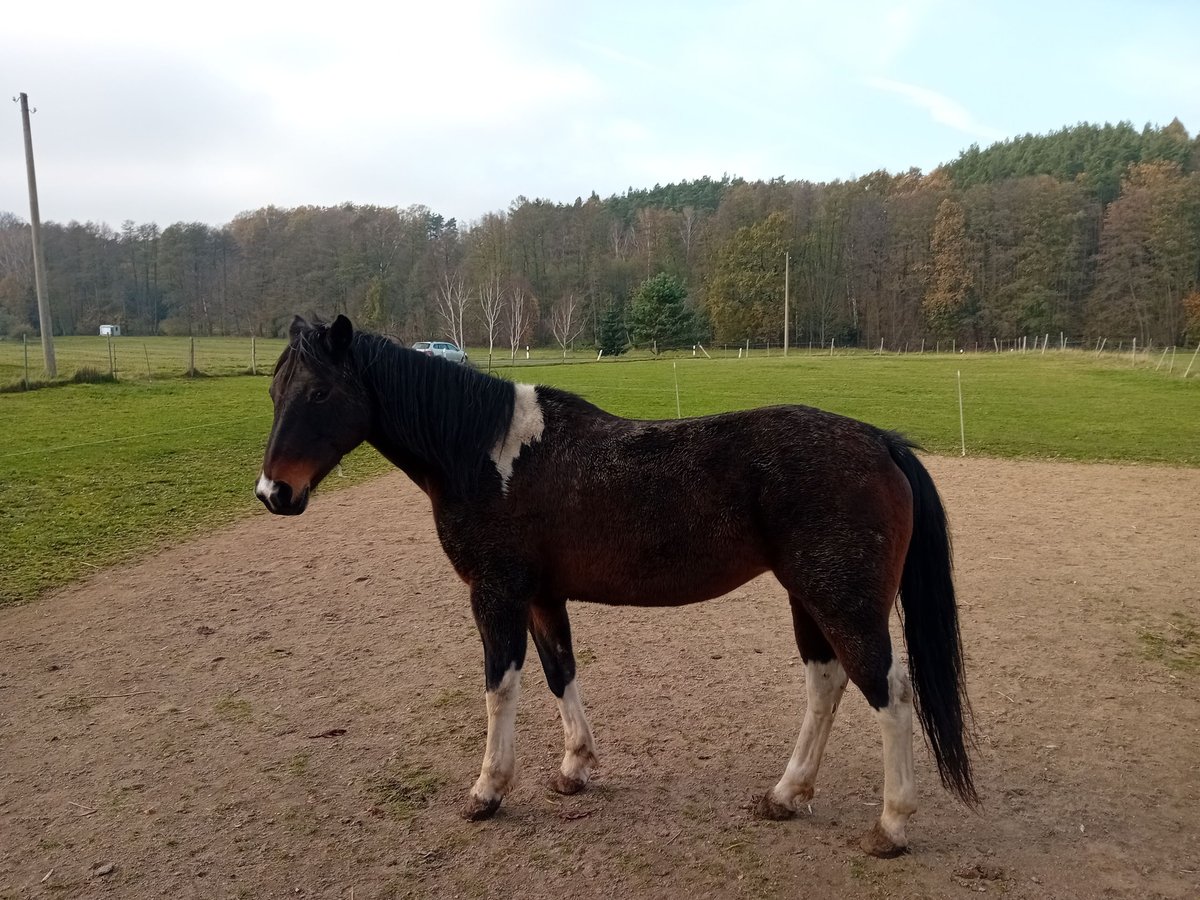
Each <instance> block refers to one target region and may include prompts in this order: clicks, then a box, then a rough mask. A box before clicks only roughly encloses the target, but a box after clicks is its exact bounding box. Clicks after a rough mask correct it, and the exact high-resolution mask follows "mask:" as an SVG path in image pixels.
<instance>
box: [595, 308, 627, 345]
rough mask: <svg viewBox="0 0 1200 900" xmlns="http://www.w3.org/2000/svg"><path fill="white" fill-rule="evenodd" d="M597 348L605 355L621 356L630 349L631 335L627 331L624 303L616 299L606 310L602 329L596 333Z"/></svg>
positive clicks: (601, 324)
mask: <svg viewBox="0 0 1200 900" xmlns="http://www.w3.org/2000/svg"><path fill="white" fill-rule="evenodd" d="M596 349H597V350H600V351H601V352H603V353H604V355H605V356H620V355H621V354H622V353H624V352H625V351H626V350H628V349H629V335H628V334H627V333H626V331H625V308H624V304H622V303H620V302H619V301H616V300H614V301H613V302H612V303H610V304H609V305H608V309H606V310H605V311H604V317H603V318H602V319H601V320H600V330H599V333H598V334H597V335H596Z"/></svg>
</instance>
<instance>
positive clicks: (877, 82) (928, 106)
mask: <svg viewBox="0 0 1200 900" xmlns="http://www.w3.org/2000/svg"><path fill="white" fill-rule="evenodd" d="M865 83H866V84H867V85H868V86H869V87H873V88H875V89H876V90H880V91H886V92H887V93H890V94H898V95H899V96H901V97H903V98H904V99H905V100H907V101H908V102H909V103H911V104H912V105H913V106H918V107H920V108H921V109H923V110H925V111H926V112H927V113H929V117H930V118H931V119H933V120H934V121H935V122H938V123H940V124H942V125H946V126H948V127H950V128H953V129H955V130H956V131H961V132H962V133H963V134H968V135H971V136H972V137H975V138H979V139H981V140H985V141H1000V140H1003V139H1004V138H1005V137H1006V135H1005V134H1004V132H1002V131H999V130H998V129H995V128H989V127H988V126H986V125H983V124H981V123H980V122H978V121H976V120H975V117H974V116H972V115H971V113H970V111H969V110H967V108H966V107H965V106H963V105H962V104H961V103H959V102H958V101H957V100H953V99H951V98H950V97H947V96H946V95H945V94H939V93H938V92H937V91H933V90H930V89H929V88H924V87H920V86H919V85H915V84H908V83H906V82H903V81H893V80H892V79H890V78H867V79H866V81H865Z"/></svg>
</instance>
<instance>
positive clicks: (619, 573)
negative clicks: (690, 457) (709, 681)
mask: <svg viewBox="0 0 1200 900" xmlns="http://www.w3.org/2000/svg"><path fill="white" fill-rule="evenodd" d="M552 567H553V569H554V571H555V576H556V577H555V578H554V581H555V582H556V585H555V587H556V591H555V592H556V593H558V594H559V595H560V596H566V597H568V598H570V599H572V600H586V601H589V602H594V603H609V604H615V605H620V606H678V605H682V604H685V603H697V602H699V601H701V600H709V599H711V598H713V597H719V596H720V595H721V594H725V593H728V592H729V591H731V590H733V589H734V588H736V587H739V586H740V585H743V584H745V583H746V582H747V581H749V580H750V579H751V578H754V577H755V576H756V575H760V574H762V573H763V572H764V571H766V569H767V565H766V563H765V562H764V560H763V559H762V558H761V556H760V554H759V553H757V552H755V551H754V550H753V549H752V548H749V547H745V546H738V545H728V544H727V545H725V546H722V547H712V546H710V547H704V548H693V549H692V550H690V551H689V550H687V549H686V548H683V547H677V548H674V552H672V551H671V550H667V551H664V550H663V548H652V549H648V550H646V549H642V550H641V552H638V551H635V550H625V551H622V549H620V548H614V549H611V550H605V549H602V548H600V547H591V548H588V549H581V550H579V551H576V552H569V553H565V554H562V555H561V556H559V558H558V559H557V560H555V563H554V564H553V566H552Z"/></svg>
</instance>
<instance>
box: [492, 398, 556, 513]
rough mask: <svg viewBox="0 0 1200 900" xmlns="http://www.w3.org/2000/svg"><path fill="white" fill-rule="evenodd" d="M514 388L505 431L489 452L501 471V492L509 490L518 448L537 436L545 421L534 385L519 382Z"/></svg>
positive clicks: (497, 469)
mask: <svg viewBox="0 0 1200 900" xmlns="http://www.w3.org/2000/svg"><path fill="white" fill-rule="evenodd" d="M516 391H517V396H516V397H515V398H514V400H513V414H512V420H511V421H510V422H509V423H508V431H507V432H506V433H505V435H504V437H503V438H502V439H501V440H500V441H499V442H498V443H497V444H496V446H495V447H493V448H492V450H491V453H490V454H489V455H490V456H491V457H492V462H494V463H495V464H496V471H498V472H499V473H500V486H501V490H503V491H507V490H508V479H509V477H511V475H512V470H513V463H514V462H516V459H517V457H518V456H520V455H521V448H522V447H524V446H526V445H527V444H532V443H533V442H534V441H536V440H538V439H540V438H541V436H542V429H543V428H544V427H545V424H546V423H545V421H544V420H543V419H542V404H541V403H539V402H538V398H537V388H535V387H534V386H533V385H532V384H518V385H517V386H516Z"/></svg>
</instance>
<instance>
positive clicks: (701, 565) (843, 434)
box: [508, 406, 895, 605]
mask: <svg viewBox="0 0 1200 900" xmlns="http://www.w3.org/2000/svg"><path fill="white" fill-rule="evenodd" d="M550 412H551V413H552V414H551V415H548V416H547V422H546V429H545V432H544V434H543V437H542V441H541V442H540V445H538V444H535V445H534V446H533V447H532V448H530V449H531V451H532V452H530V454H529V456H528V458H527V459H526V460H525V465H521V464H520V463H521V460H520V459H518V465H517V466H516V467H514V473H513V478H512V480H511V482H510V485H509V491H510V494H509V498H508V500H509V504H510V508H511V509H514V510H519V512H517V514H516V519H515V520H514V524H515V525H516V526H517V527H516V529H515V531H514V534H513V537H514V538H517V539H518V540H519V541H520V542H521V543H522V545H523V547H524V549H525V552H528V551H530V550H535V552H536V555H537V557H538V560H539V564H540V566H541V568H542V570H543V576H544V578H545V580H546V582H547V583H548V586H549V589H550V591H551V592H552V593H559V594H562V595H564V596H571V597H573V598H577V599H585V600H595V601H599V602H609V603H618V604H646V605H668V604H677V603H689V602H695V601H699V600H704V599H708V598H710V597H714V596H718V595H719V594H722V593H725V592H727V591H729V590H731V589H733V588H735V587H737V586H738V585H740V584H743V583H744V582H746V581H747V580H749V579H750V578H753V577H754V576H756V575H758V574H760V573H762V572H764V571H766V570H768V569H771V568H773V567H774V566H775V564H776V561H777V557H778V555H779V553H780V552H781V547H783V546H785V545H794V544H795V542H796V538H797V537H798V536H801V537H802V536H806V535H807V536H808V537H809V539H811V540H816V539H818V538H819V535H820V534H821V533H823V532H824V531H827V530H829V529H831V528H832V529H835V530H841V531H845V528H846V525H847V524H848V523H849V521H850V519H851V518H853V516H851V515H850V513H851V511H852V510H853V509H857V508H858V507H860V506H861V505H862V504H863V502H869V499H870V498H869V496H860V495H869V494H870V493H871V489H872V488H871V485H872V482H873V481H876V480H878V479H877V476H878V475H879V474H880V473H881V472H883V471H884V469H885V468H886V467H887V466H889V465H890V461H889V460H888V452H887V445H886V442H885V441H884V439H883V438H882V437H881V434H880V432H879V431H878V430H876V429H874V428H872V427H871V426H869V425H865V424H863V423H861V422H856V421H854V420H852V419H847V418H845V417H842V416H836V415H833V414H831V413H825V412H823V411H821V410H816V409H812V408H810V407H802V406H791V407H770V408H763V409H757V410H747V411H743V412H733V413H725V414H721V415H714V416H705V417H701V418H695V419H682V420H674V421H639V420H628V419H620V418H617V417H613V416H607V415H602V416H585V415H575V416H555V415H553V412H554V410H553V409H551V410H550ZM891 469H892V471H893V472H895V468H894V466H892V467H891ZM847 495H850V496H851V497H853V498H854V500H853V502H852V503H848V502H847V501H846V497H847Z"/></svg>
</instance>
